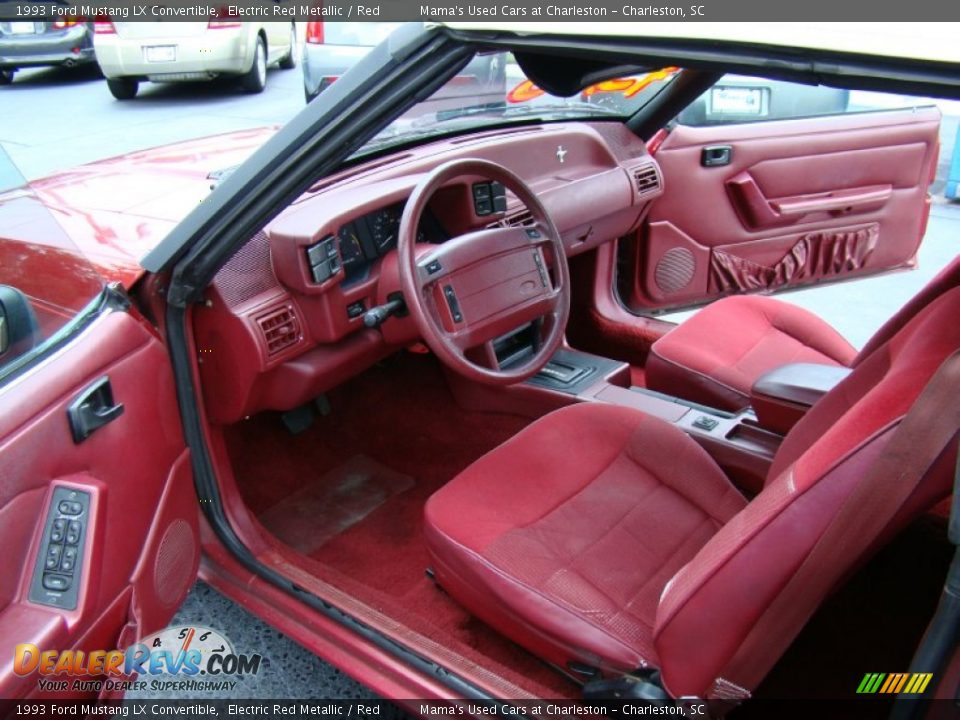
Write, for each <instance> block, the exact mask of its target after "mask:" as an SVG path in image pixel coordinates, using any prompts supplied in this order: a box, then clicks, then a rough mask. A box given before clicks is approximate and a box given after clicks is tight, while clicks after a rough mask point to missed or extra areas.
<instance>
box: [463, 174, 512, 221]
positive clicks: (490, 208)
mask: <svg viewBox="0 0 960 720" xmlns="http://www.w3.org/2000/svg"><path fill="white" fill-rule="evenodd" d="M471 190H472V192H473V211H474V212H475V213H476V214H477V215H478V216H480V217H483V216H484V215H492V214H493V213H495V212H498V213H500V212H506V210H507V189H506V188H505V187H504V186H503V183H498V182H479V183H474V184H473V187H472V188H471Z"/></svg>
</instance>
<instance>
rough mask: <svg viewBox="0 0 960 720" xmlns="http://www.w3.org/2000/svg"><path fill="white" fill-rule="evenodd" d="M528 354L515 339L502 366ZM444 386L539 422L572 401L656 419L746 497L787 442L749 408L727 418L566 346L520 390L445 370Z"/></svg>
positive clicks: (503, 348) (472, 404) (466, 399)
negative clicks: (695, 447) (694, 445)
mask: <svg viewBox="0 0 960 720" xmlns="http://www.w3.org/2000/svg"><path fill="white" fill-rule="evenodd" d="M528 350H530V351H531V352H532V348H528ZM528 354H529V353H528V352H527V350H525V349H524V344H523V342H522V339H521V338H520V337H517V336H511V337H510V338H509V339H507V340H506V342H505V343H503V344H498V345H497V355H498V358H499V359H500V362H501V365H503V364H505V362H506V363H509V362H511V361H513V362H519V361H521V360H522V359H524V358H525V357H527V355H528ZM447 381H448V383H449V385H450V389H451V391H452V392H453V394H454V396H455V398H456V399H457V402H458V403H459V404H460V405H461V406H463V407H464V408H466V409H469V410H476V411H481V412H505V413H512V414H517V415H525V416H527V417H539V416H541V415H544V414H546V413H548V412H550V411H552V410H556V409H558V408H561V407H564V406H566V405H571V404H573V403H578V402H602V403H610V404H613V405H623V406H627V407H631V408H634V409H636V410H639V411H641V412H644V413H647V414H648V415H653V416H655V417H658V418H660V419H662V420H664V421H665V422H669V423H673V424H674V425H676V426H677V427H678V428H680V429H681V430H683V431H684V432H686V433H687V434H688V435H690V437H692V438H693V439H694V440H696V441H697V442H698V443H699V444H700V445H701V446H702V447H703V448H704V449H705V450H706V451H707V452H708V453H710V455H711V456H712V457H713V459H714V460H716V461H717V464H719V465H720V467H722V468H723V469H724V471H725V472H726V473H727V475H728V477H730V479H731V480H733V481H734V482H736V483H737V484H738V485H740V486H741V487H742V488H743V489H744V490H746V491H748V492H759V491H760V490H761V489H762V487H763V483H764V480H765V479H766V476H767V473H768V471H769V470H770V465H771V464H772V463H773V457H774V455H775V454H776V452H777V449H778V448H779V447H780V443H781V442H782V441H783V435H782V434H780V433H777V432H774V431H773V430H770V429H767V428H765V427H762V426H761V424H760V422H759V421H758V419H757V416H756V414H755V413H754V411H753V410H752V409H749V408H748V409H747V410H744V411H741V412H739V413H730V412H725V411H723V410H718V409H716V408H710V407H705V406H703V405H698V404H696V403H693V402H689V401H687V400H683V399H682V398H677V397H672V396H670V395H664V394H662V393H657V392H654V391H652V390H647V389H646V388H641V387H636V386H633V385H632V383H631V376H630V366H629V365H628V364H627V363H625V362H621V361H619V360H611V359H610V358H604V357H600V356H597V355H591V354H589V353H585V352H581V351H579V350H574V349H573V348H569V347H566V348H562V349H561V350H559V351H557V353H555V354H554V356H553V357H552V358H551V359H550V361H549V362H548V363H547V364H546V365H545V366H544V368H543V369H542V370H541V371H540V372H539V373H538V374H537V375H535V376H533V377H532V378H530V379H529V380H527V381H526V382H523V383H519V384H517V385H512V386H508V387H490V386H486V385H479V384H477V383H474V382H471V381H469V380H465V379H464V378H463V377H462V376H460V375H458V374H456V373H453V372H448V373H447Z"/></svg>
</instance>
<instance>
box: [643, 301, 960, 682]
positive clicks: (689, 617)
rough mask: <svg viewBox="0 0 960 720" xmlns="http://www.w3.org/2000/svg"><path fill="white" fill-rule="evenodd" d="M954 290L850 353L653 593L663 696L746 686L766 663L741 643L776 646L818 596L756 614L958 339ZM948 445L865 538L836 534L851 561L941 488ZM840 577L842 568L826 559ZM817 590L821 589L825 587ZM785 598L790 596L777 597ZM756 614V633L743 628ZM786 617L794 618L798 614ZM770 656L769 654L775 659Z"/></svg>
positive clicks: (773, 597)
mask: <svg viewBox="0 0 960 720" xmlns="http://www.w3.org/2000/svg"><path fill="white" fill-rule="evenodd" d="M958 317H960V288H957V287H954V288H952V289H949V290H945V291H943V292H941V293H939V295H938V296H937V297H934V298H932V299H930V300H929V301H928V302H927V303H925V304H923V305H922V306H921V307H919V308H918V310H917V312H915V313H914V314H913V316H912V317H910V318H908V319H906V320H905V322H904V323H903V325H902V326H901V327H900V328H898V329H896V330H895V331H894V332H893V333H892V334H891V336H890V337H889V338H888V340H887V342H885V343H883V344H882V345H880V346H878V347H877V348H875V349H874V350H873V351H872V352H871V353H869V354H868V355H867V356H865V357H864V358H863V359H862V361H861V362H859V363H858V364H857V365H856V366H855V368H854V370H853V372H852V373H851V374H850V375H849V376H848V377H847V378H846V379H844V381H843V382H841V383H840V384H839V385H838V386H837V387H836V388H834V389H833V390H832V391H831V392H830V393H828V394H827V395H826V396H824V397H823V398H822V399H821V401H820V402H818V403H817V405H816V406H815V407H814V408H813V409H812V410H811V411H810V412H809V413H808V414H807V415H806V416H805V417H804V419H803V420H801V421H800V423H798V424H797V426H796V427H795V428H794V429H793V431H791V433H790V434H789V435H788V436H787V438H786V440H785V441H784V444H783V446H782V448H781V450H780V452H779V453H778V456H777V458H776V459H775V461H774V465H773V467H772V468H771V475H770V478H768V483H767V485H766V487H765V488H764V490H763V492H761V493H760V495H758V496H757V497H756V498H755V499H754V500H753V501H752V502H751V503H750V504H749V505H748V506H747V507H746V508H745V509H744V510H742V511H741V512H740V513H739V514H738V515H736V516H735V517H734V518H733V519H732V520H731V521H730V522H729V523H727V524H726V525H725V526H724V527H723V528H721V530H720V531H719V532H718V533H717V534H716V535H715V536H714V537H713V538H712V539H711V540H710V541H709V542H708V543H707V544H706V545H705V546H704V547H703V548H702V549H701V550H700V552H699V553H698V554H697V555H696V556H695V557H694V559H693V560H691V561H690V562H689V563H688V564H687V565H686V566H685V567H684V568H683V569H682V570H681V571H680V572H679V573H677V574H676V575H675V576H674V578H673V579H672V580H671V581H670V582H669V583H668V584H667V586H666V588H665V589H664V592H663V594H662V596H661V598H660V604H659V606H658V610H657V617H656V625H655V629H654V642H655V645H656V650H657V654H658V656H659V658H660V666H661V670H662V673H663V679H664V683H665V685H666V687H667V689H668V690H669V691H670V693H671V694H673V695H674V696H680V695H696V696H704V695H708V694H719V695H723V694H725V692H726V691H728V690H730V689H731V688H736V687H737V686H740V687H744V688H746V689H748V690H749V689H752V687H753V686H754V685H756V683H757V682H759V680H760V679H762V677H763V676H764V675H765V674H766V672H767V671H769V669H770V668H769V667H762V666H760V665H752V666H751V665H750V663H749V658H748V661H747V662H746V664H745V663H744V661H743V656H742V655H741V656H740V657H738V658H737V659H736V662H734V657H735V655H737V653H738V651H739V650H740V649H741V647H749V646H750V645H751V644H753V643H757V642H760V643H764V644H766V645H769V644H770V643H775V644H776V645H777V649H778V650H779V653H782V652H783V651H784V650H786V648H787V646H788V645H789V644H790V642H791V641H792V640H793V638H794V637H795V636H796V635H797V633H799V631H800V630H801V629H802V626H803V624H804V622H805V621H806V619H808V618H809V617H810V615H812V614H813V612H814V611H815V610H816V608H817V607H818V606H819V604H820V602H821V601H822V600H823V596H822V595H821V596H819V597H813V596H810V597H805V598H798V602H802V603H804V604H806V605H809V607H803V608H794V609H795V610H799V611H800V612H792V613H790V618H791V619H787V618H786V617H785V618H784V620H783V623H782V625H780V626H776V631H775V632H773V633H771V632H769V627H770V626H769V622H770V621H771V620H772V621H773V622H774V623H776V621H777V618H776V617H773V618H767V617H765V613H767V612H768V609H769V608H770V606H771V604H772V603H774V601H778V604H779V603H782V602H784V600H779V596H780V594H781V592H783V591H784V589H785V587H786V586H787V584H788V582H789V581H790V579H791V577H792V576H793V574H794V573H795V572H796V570H797V568H799V567H800V565H801V563H803V562H804V560H805V559H806V558H807V556H808V555H809V554H810V552H811V549H812V548H813V547H814V546H815V545H816V543H817V541H818V540H819V539H820V538H821V536H822V535H823V534H824V533H825V532H826V530H827V528H828V527H829V526H830V524H831V522H832V521H833V520H834V518H835V517H836V515H837V511H838V509H839V508H840V507H842V506H843V503H844V500H845V498H847V497H848V496H849V495H850V494H851V493H852V492H853V490H854V489H855V488H856V487H857V484H858V482H859V481H860V480H861V479H862V478H863V477H864V476H865V473H866V472H867V471H868V469H869V468H870V466H871V464H872V463H873V462H874V461H875V460H876V458H877V457H879V455H880V454H881V453H882V452H883V449H884V448H885V446H886V444H887V443H888V442H889V440H890V438H891V437H892V435H893V433H894V432H895V430H896V428H897V426H898V424H899V423H900V421H901V420H902V418H903V417H904V415H905V414H906V413H907V411H908V410H909V409H910V407H911V405H912V404H913V402H914V400H915V399H916V398H917V396H918V395H919V394H920V392H921V390H922V389H923V387H924V386H925V385H926V383H927V382H928V381H929V379H930V378H931V377H932V376H933V374H934V373H935V372H936V370H937V369H938V368H939V367H940V365H941V364H942V363H943V362H944V360H945V359H946V358H947V357H948V356H949V355H951V354H952V353H953V352H954V351H956V350H957V349H958V348H960V323H958V322H957V318H958ZM955 459H956V444H955V443H953V444H951V445H948V449H947V450H945V451H944V452H943V453H942V454H941V457H940V458H939V459H938V460H937V461H936V462H935V463H934V465H933V466H932V467H931V469H930V470H929V471H928V472H927V473H926V475H925V476H924V478H923V480H922V481H921V482H920V484H919V485H918V486H917V488H916V489H915V490H914V491H913V492H912V493H911V494H910V495H909V496H908V497H907V499H906V500H905V501H904V502H903V504H902V505H901V506H900V508H899V509H898V510H897V511H896V512H895V513H894V514H893V519H892V520H891V521H890V522H889V523H887V524H886V527H885V528H884V530H883V531H882V532H881V533H879V534H878V535H877V536H876V537H844V538H843V542H844V543H847V544H853V545H854V546H855V547H856V550H857V552H858V554H859V557H860V558H864V557H866V556H868V555H869V554H870V552H871V551H873V550H875V549H876V548H878V547H879V546H880V545H881V544H882V543H883V542H884V541H885V540H886V539H887V538H889V537H890V536H891V535H892V534H893V533H895V532H896V531H897V530H899V529H900V528H902V527H903V526H904V525H906V524H907V523H908V522H909V521H910V520H911V519H913V518H914V517H916V516H917V515H918V514H920V513H921V512H923V511H924V510H925V509H926V508H928V507H930V506H931V505H932V504H934V503H936V502H937V501H939V500H940V499H942V498H943V497H945V496H946V495H947V494H948V493H949V491H950V487H951V483H952V477H953V469H954V464H955ZM823 562H824V566H823V572H825V573H832V574H839V573H842V572H847V571H849V570H851V569H852V568H847V567H839V566H830V564H829V563H830V562H831V560H829V559H827V560H824V561H823ZM825 592H826V591H825ZM786 601H787V602H788V603H789V599H786ZM761 618H763V619H764V621H765V622H764V623H763V625H765V626H766V627H767V632H766V633H765V636H764V637H763V638H757V637H753V636H752V635H751V633H752V632H753V630H754V628H755V627H756V626H757V624H758V623H759V622H760V620H761ZM797 618H800V619H799V620H798V619H797ZM777 654H778V653H774V654H773V655H771V656H776V655H777Z"/></svg>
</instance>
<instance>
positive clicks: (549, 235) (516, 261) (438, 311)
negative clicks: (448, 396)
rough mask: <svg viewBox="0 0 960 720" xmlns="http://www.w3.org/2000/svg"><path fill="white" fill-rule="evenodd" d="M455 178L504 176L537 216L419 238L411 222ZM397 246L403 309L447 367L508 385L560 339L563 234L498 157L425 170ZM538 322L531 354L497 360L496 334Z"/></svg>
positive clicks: (566, 277) (564, 292)
mask: <svg viewBox="0 0 960 720" xmlns="http://www.w3.org/2000/svg"><path fill="white" fill-rule="evenodd" d="M461 177H474V178H482V179H484V180H492V181H496V182H499V183H502V184H503V185H504V186H505V187H507V188H509V189H510V190H511V191H512V192H513V194H514V195H516V197H517V198H518V199H519V200H520V201H521V202H523V204H524V205H526V206H527V209H528V210H529V211H530V214H531V215H532V217H533V223H532V224H530V225H525V226H522V227H497V228H491V229H484V230H477V231H474V232H468V233H465V234H463V235H460V236H458V237H455V238H451V239H450V240H447V241H446V242H445V243H443V244H442V245H437V246H427V245H424V244H420V245H419V246H418V245H417V242H416V240H417V228H418V227H419V225H420V218H421V216H422V215H423V212H424V210H425V208H426V207H427V204H428V203H429V202H430V199H431V198H432V197H433V195H434V193H436V191H437V190H438V189H439V188H441V187H443V186H444V185H446V184H447V183H449V182H450V181H452V180H455V179H457V178H461ZM397 253H398V271H399V275H400V284H401V287H402V289H403V297H404V301H405V302H406V305H407V309H408V310H409V312H410V315H411V316H412V317H413V320H414V322H415V323H416V325H417V328H418V329H419V331H420V335H421V337H422V338H423V340H424V341H425V342H426V344H427V345H428V346H429V348H430V349H431V350H432V351H433V352H434V354H436V356H437V357H438V358H440V360H441V362H443V363H445V364H446V365H447V366H448V367H449V368H451V369H452V370H454V371H456V372H459V373H460V374H461V375H464V376H466V377H467V378H469V379H471V380H476V381H479V382H482V383H486V384H488V385H508V384H511V383H516V382H520V381H522V380H525V379H527V378H528V377H531V376H532V375H535V374H536V373H537V372H538V371H539V370H540V369H541V368H542V367H543V366H544V365H546V363H547V361H548V360H549V359H550V358H551V356H552V355H553V354H554V353H555V352H556V351H557V349H558V348H559V347H560V343H561V342H562V341H563V333H564V330H565V329H566V326H567V319H568V317H569V315H570V270H569V268H568V267H567V256H566V254H565V252H564V248H563V241H562V240H561V238H560V233H558V232H557V228H556V226H555V225H554V224H553V221H552V220H551V219H550V216H549V215H547V211H546V210H545V209H544V207H543V204H542V203H541V202H540V200H539V199H538V198H537V196H536V195H535V194H534V192H533V191H532V190H531V189H530V188H529V187H528V186H527V184H526V183H525V182H524V181H523V180H521V179H520V178H519V177H518V176H517V175H516V174H514V173H513V172H511V171H510V170H507V169H506V168H505V167H503V166H502V165H498V164H496V163H493V162H489V161H486V160H473V159H464V160H454V161H452V162H448V163H445V164H443V165H440V166H439V167H437V168H435V169H434V170H433V171H432V172H430V173H429V174H427V175H426V176H425V177H424V178H422V179H421V180H420V182H419V183H417V186H416V187H415V188H414V190H413V193H412V194H411V195H410V199H409V200H408V201H407V204H406V206H405V208H404V210H403V216H402V217H401V218H400V229H399V235H398V238H397ZM551 270H552V273H551ZM534 321H537V324H536V325H535V327H534V333H535V340H534V352H533V355H532V356H531V357H528V358H527V359H525V360H524V361H523V362H522V363H520V364H517V365H514V364H511V365H510V367H506V368H504V367H500V365H499V363H498V362H497V356H496V353H495V352H494V346H493V341H494V340H495V339H496V338H498V337H501V336H503V335H506V334H508V333H509V332H510V331H512V330H515V329H518V328H520V327H522V326H523V325H526V324H528V323H532V322H534Z"/></svg>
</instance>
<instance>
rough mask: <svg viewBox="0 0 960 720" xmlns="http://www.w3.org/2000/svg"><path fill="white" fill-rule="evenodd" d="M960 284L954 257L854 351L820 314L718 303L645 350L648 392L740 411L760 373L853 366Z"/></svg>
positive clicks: (740, 299)
mask: <svg viewBox="0 0 960 720" xmlns="http://www.w3.org/2000/svg"><path fill="white" fill-rule="evenodd" d="M958 282H960V257H958V258H956V259H955V260H953V262H951V263H950V264H949V265H947V267H946V268H944V269H943V270H942V271H941V272H940V273H939V274H938V275H937V277H935V278H934V279H933V280H931V281H930V282H929V283H928V284H927V285H926V286H925V287H924V288H923V289H922V290H921V291H920V292H919V293H917V294H916V295H915V296H914V297H913V299H911V300H910V302H908V303H907V304H906V305H904V306H903V307H902V308H901V309H900V310H899V312H897V313H896V314H895V315H894V316H893V317H892V318H890V320H888V321H887V322H886V323H885V324H884V325H883V327H881V328H880V330H878V331H877V333H876V334H875V335H874V336H873V337H872V338H871V339H870V341H869V342H868V343H867V344H866V346H864V348H863V350H861V351H860V353H859V354H858V353H857V351H856V349H855V348H854V347H853V346H852V345H851V344H850V343H848V342H847V341H846V340H845V339H844V338H843V337H842V336H841V335H840V334H839V333H838V332H837V331H836V330H834V329H833V328H832V327H831V326H830V325H828V324H827V323H826V322H824V321H823V320H821V319H820V318H819V317H817V316H816V315H814V314H813V313H810V312H808V311H806V310H803V309H802V308H799V307H797V306H795V305H791V304H790V303H786V302H783V301H781V300H774V299H773V298H769V297H765V296H762V295H747V296H735V297H728V298H723V299H722V300H717V301H716V302H714V303H712V304H711V305H708V306H707V307H705V308H704V309H703V310H701V311H700V312H698V313H697V314H696V315H694V316H693V317H691V318H690V319H689V320H687V321H685V322H684V323H683V324H681V325H679V326H677V327H676V328H675V329H673V330H671V331H670V332H668V333H667V334H666V335H664V336H663V337H662V338H660V339H659V340H657V341H656V342H655V343H654V344H653V346H652V347H651V348H650V355H649V357H648V358H647V363H646V366H645V370H646V384H647V387H649V388H650V389H651V390H656V391H658V392H662V393H666V394H668V395H675V396H677V397H682V398H685V399H687V400H692V401H694V402H698V403H702V404H704V405H708V406H710V407H715V408H721V409H725V410H740V409H741V408H745V407H747V405H749V404H750V388H752V387H753V384H754V383H755V382H756V381H757V380H758V379H759V378H760V376H761V375H763V374H764V373H766V372H769V371H770V370H773V369H774V368H778V367H780V366H781V365H786V364H787V363H794V362H807V363H823V364H825V365H843V366H846V367H854V366H856V365H857V364H858V363H860V362H862V361H863V359H864V358H866V357H867V356H868V355H869V354H870V353H871V352H873V351H874V350H876V349H877V348H878V347H880V346H881V345H883V344H884V343H885V342H886V341H887V340H889V339H890V337H891V336H892V335H893V334H894V333H895V332H896V331H897V330H899V329H900V328H901V327H903V325H904V324H905V323H906V322H907V321H908V320H909V319H910V318H912V317H913V316H914V315H915V314H916V313H917V312H918V311H919V310H920V309H921V308H923V307H926V306H927V305H928V304H929V303H930V301H931V300H933V299H935V298H937V297H939V296H940V295H941V294H942V293H943V292H944V291H945V290H946V289H948V288H952V287H955V286H956V285H957V284H958Z"/></svg>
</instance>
